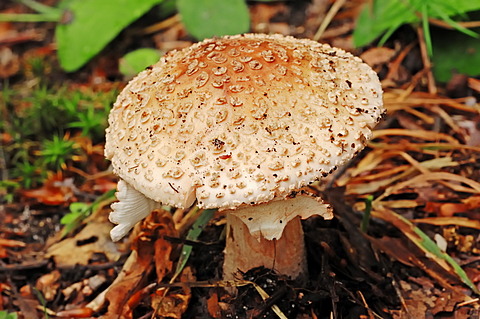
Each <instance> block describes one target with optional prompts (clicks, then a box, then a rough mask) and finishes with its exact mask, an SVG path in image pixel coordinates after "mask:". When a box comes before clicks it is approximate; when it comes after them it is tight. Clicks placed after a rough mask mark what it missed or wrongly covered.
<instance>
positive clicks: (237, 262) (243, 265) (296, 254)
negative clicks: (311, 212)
mask: <svg viewBox="0 0 480 319" xmlns="http://www.w3.org/2000/svg"><path fill="white" fill-rule="evenodd" d="M227 227H228V228H227V243H226V247H225V261H224V264H223V273H224V279H226V280H230V279H234V278H235V277H236V276H235V274H236V273H237V272H238V271H239V270H240V271H242V272H246V271H248V270H249V269H253V268H255V267H260V266H263V267H265V268H270V269H274V270H276V271H277V272H278V273H281V274H284V275H287V276H289V277H290V278H294V279H297V278H300V277H302V276H303V275H305V274H306V271H307V263H306V253H305V243H304V239H303V229H302V223H301V221H300V218H298V217H297V218H294V219H293V220H291V221H290V222H289V223H288V224H287V226H286V227H285V229H284V231H283V234H282V237H280V238H279V239H273V240H268V239H265V238H264V237H263V236H262V237H260V240H257V239H256V238H255V237H254V236H252V235H251V234H250V232H249V231H248V227H247V225H245V223H243V222H242V220H241V219H240V218H238V217H237V216H235V214H228V215H227ZM237 278H238V277H237Z"/></svg>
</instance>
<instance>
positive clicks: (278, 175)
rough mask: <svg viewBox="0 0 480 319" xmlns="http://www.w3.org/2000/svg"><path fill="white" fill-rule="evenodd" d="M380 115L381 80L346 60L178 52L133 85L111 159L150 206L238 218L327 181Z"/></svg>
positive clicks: (238, 42) (239, 48) (305, 45)
mask: <svg viewBox="0 0 480 319" xmlns="http://www.w3.org/2000/svg"><path fill="white" fill-rule="evenodd" d="M383 112H384V111H383V107H382V91H381V86H380V82H379V80H378V77H377V75H376V74H375V72H373V71H372V70H371V68H370V67H368V65H366V64H364V63H363V62H362V61H361V60H360V59H359V58H357V57H354V56H353V55H351V54H350V53H347V52H345V51H343V50H340V49H337V48H332V47H330V46H328V45H325V44H319V43H317V42H314V41H311V40H305V39H303V40H299V39H295V38H293V37H284V36H281V35H261V34H246V35H238V36H227V37H224V38H218V39H208V40H205V41H203V42H199V43H197V44H194V45H193V46H191V47H189V48H186V49H184V50H181V51H172V52H170V53H168V54H167V55H165V56H164V57H163V58H162V59H161V60H160V61H159V62H158V63H157V64H155V65H153V66H152V67H150V68H148V69H147V70H145V71H143V72H142V73H140V74H139V75H138V76H137V77H136V78H135V79H133V80H132V81H131V82H130V83H129V84H128V85H127V87H126V88H125V89H124V90H123V92H122V93H121V94H120V95H119V97H118V99H117V101H116V103H115V105H114V108H113V109H112V111H111V113H110V117H109V128H108V129H107V134H106V148H105V155H106V157H107V158H108V159H110V160H111V161H112V165H113V168H114V172H115V173H116V174H117V175H119V176H120V178H121V179H123V180H124V181H125V182H126V183H128V184H129V185H130V186H131V187H133V188H134V189H136V190H137V191H138V192H140V193H142V194H144V195H145V196H146V197H147V198H149V199H151V200H153V201H156V202H159V203H162V204H164V205H171V206H175V207H183V208H184V207H188V206H190V205H192V204H193V203H194V202H195V200H197V205H198V206H199V207H201V208H235V207H238V206H240V205H242V204H258V203H262V202H267V201H270V200H272V199H273V198H274V197H283V196H286V195H288V194H289V193H290V192H292V191H294V190H296V189H299V188H301V187H302V186H305V185H307V184H309V183H311V182H313V181H315V180H317V179H319V178H321V177H323V176H326V175H327V174H329V173H330V172H332V170H334V169H335V168H336V167H337V166H340V165H342V164H343V163H344V162H346V161H348V160H349V159H351V158H352V157H353V156H354V155H355V154H356V153H357V152H358V151H360V150H361V149H362V148H363V147H364V145H365V143H366V140H368V139H369V138H370V136H371V130H372V128H373V127H374V126H375V124H376V123H377V122H378V121H379V120H380V118H381V116H382V113H383Z"/></svg>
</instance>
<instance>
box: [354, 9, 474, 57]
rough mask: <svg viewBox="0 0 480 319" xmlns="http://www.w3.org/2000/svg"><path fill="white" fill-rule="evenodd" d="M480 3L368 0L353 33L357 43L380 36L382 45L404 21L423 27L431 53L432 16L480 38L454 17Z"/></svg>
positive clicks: (369, 40) (367, 42)
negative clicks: (430, 24)
mask: <svg viewBox="0 0 480 319" xmlns="http://www.w3.org/2000/svg"><path fill="white" fill-rule="evenodd" d="M479 9H480V2H479V1H471V0H373V1H369V5H366V6H365V7H364V8H363V10H362V12H361V13H360V15H359V17H358V20H357V26H356V28H355V30H354V33H353V38H354V43H355V45H356V46H364V45H367V44H369V43H371V42H373V41H374V40H375V39H377V38H378V37H380V36H382V35H383V36H382V37H381V38H380V44H382V43H385V41H386V40H387V39H388V38H389V37H390V36H391V35H392V34H393V32H395V30H397V29H398V28H399V27H400V26H401V25H404V24H417V25H421V26H422V27H423V32H424V37H425V42H426V45H427V49H428V52H429V53H430V54H432V52H433V50H432V42H431V36H430V27H429V19H431V18H436V19H441V20H443V21H444V22H445V23H446V24H448V25H449V26H451V27H452V28H454V29H456V30H458V31H461V32H463V33H465V34H468V35H470V36H472V37H478V34H477V33H475V32H473V31H471V30H469V29H467V28H464V27H462V26H461V25H460V24H458V23H457V22H456V21H454V20H453V19H452V17H455V16H463V17H465V13H467V12H471V11H475V10H479Z"/></svg>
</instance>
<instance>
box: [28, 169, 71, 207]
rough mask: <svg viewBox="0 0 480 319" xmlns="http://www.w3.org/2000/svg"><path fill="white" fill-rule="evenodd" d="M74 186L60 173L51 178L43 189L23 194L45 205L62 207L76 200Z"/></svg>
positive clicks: (31, 190)
mask: <svg viewBox="0 0 480 319" xmlns="http://www.w3.org/2000/svg"><path fill="white" fill-rule="evenodd" d="M72 186H73V184H72V183H70V182H69V181H66V180H65V179H63V176H62V175H61V174H60V173H59V174H54V175H51V176H49V177H48V179H47V180H46V181H45V183H44V184H43V186H42V187H40V188H37V189H30V190H23V191H22V192H21V193H22V195H23V196H25V197H28V198H32V199H35V200H37V201H38V202H40V203H42V204H45V205H62V204H65V203H67V202H69V201H71V200H73V199H74V194H73V188H72Z"/></svg>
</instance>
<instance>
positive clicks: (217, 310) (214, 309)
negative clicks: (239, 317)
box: [207, 291, 222, 319]
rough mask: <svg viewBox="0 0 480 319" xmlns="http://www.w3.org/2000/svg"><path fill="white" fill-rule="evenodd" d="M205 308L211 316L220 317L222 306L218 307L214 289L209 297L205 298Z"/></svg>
mask: <svg viewBox="0 0 480 319" xmlns="http://www.w3.org/2000/svg"><path fill="white" fill-rule="evenodd" d="M207 310H208V314H209V315H210V316H211V317H212V318H215V319H217V318H222V308H221V307H220V304H219V301H218V294H217V292H216V291H213V292H212V293H211V295H210V298H208V299H207Z"/></svg>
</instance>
